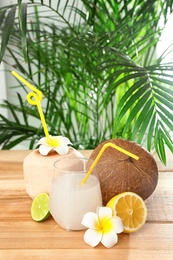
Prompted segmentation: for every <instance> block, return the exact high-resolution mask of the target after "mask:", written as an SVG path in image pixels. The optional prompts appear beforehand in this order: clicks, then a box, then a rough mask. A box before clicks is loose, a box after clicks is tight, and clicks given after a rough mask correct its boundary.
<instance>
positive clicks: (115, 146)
mask: <svg viewBox="0 0 173 260" xmlns="http://www.w3.org/2000/svg"><path fill="white" fill-rule="evenodd" d="M108 147H112V148H114V149H116V150H118V151H120V152H122V153H124V154H126V155H128V156H130V157H132V158H133V159H135V160H139V157H138V156H137V155H135V154H133V153H130V152H128V151H127V150H125V149H123V148H121V147H119V146H118V145H115V144H113V143H111V142H108V143H106V144H104V145H103V146H102V148H101V150H100V152H99V153H98V155H97V156H96V158H95V160H94V162H93V163H92V165H91V166H90V168H89V170H88V172H87V173H86V175H85V177H84V178H83V180H82V184H85V182H86V181H87V179H88V177H89V176H90V174H91V173H92V171H93V169H94V167H95V166H96V164H97V163H98V161H99V159H100V157H101V156H102V154H103V153H104V151H105V150H106V148H108Z"/></svg>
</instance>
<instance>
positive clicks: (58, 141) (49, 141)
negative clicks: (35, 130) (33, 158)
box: [37, 135, 72, 155]
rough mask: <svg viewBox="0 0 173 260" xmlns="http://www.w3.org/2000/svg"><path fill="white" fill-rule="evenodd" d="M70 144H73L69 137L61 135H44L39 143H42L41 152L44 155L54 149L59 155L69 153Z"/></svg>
mask: <svg viewBox="0 0 173 260" xmlns="http://www.w3.org/2000/svg"><path fill="white" fill-rule="evenodd" d="M68 144H72V143H71V142H70V140H69V139H68V138H67V137H63V136H61V135H59V136H51V135H50V136H49V137H48V138H47V137H42V138H41V139H40V140H39V142H38V143H37V145H40V147H39V152H40V153H41V154H42V155H47V154H48V153H49V152H50V151H52V150H54V151H56V152H57V153H58V154H59V155H65V154H67V153H68Z"/></svg>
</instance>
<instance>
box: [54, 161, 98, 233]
mask: <svg viewBox="0 0 173 260" xmlns="http://www.w3.org/2000/svg"><path fill="white" fill-rule="evenodd" d="M91 163H92V161H89V160H88V159H86V158H68V159H66V158H64V159H60V160H58V161H56V162H55V164H54V170H55V173H54V178H53V180H52V186H51V189H50V194H49V197H50V212H51V215H52V216H53V218H54V219H55V221H56V222H57V223H58V224H59V225H60V226H61V227H62V228H64V229H66V230H82V229H85V227H84V226H83V225H82V224H81V221H82V218H83V216H84V214H85V213H87V212H90V211H92V212H96V208H97V207H98V206H102V196H101V190H100V183H99V180H98V178H97V175H96V172H97V167H95V168H94V170H93V171H92V174H91V175H90V176H89V178H88V180H87V181H86V183H85V184H82V183H81V182H82V180H83V178H84V176H85V174H86V173H87V170H88V168H89V166H90V165H91Z"/></svg>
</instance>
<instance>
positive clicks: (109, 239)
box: [82, 207, 124, 248]
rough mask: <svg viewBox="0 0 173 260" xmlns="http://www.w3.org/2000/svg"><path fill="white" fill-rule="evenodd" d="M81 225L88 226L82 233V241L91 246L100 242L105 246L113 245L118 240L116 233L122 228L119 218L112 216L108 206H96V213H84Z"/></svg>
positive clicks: (121, 230)
mask: <svg viewBox="0 0 173 260" xmlns="http://www.w3.org/2000/svg"><path fill="white" fill-rule="evenodd" d="M82 225H84V226H85V227H87V228H89V229H87V231H86V232H85V234H84V241H85V243H87V244H88V245H90V246H92V247H95V246H97V245H98V244H99V243H100V242H101V243H102V244H103V245H104V246H105V247H107V248H111V247H113V246H114V245H115V244H116V243H117V242H118V236H117V234H118V233H121V232H123V230H124V226H123V223H122V220H121V218H119V217H117V216H114V217H112V209H111V208H109V207H98V208H97V211H96V213H94V212H88V213H86V214H85V215H84V217H83V219H82Z"/></svg>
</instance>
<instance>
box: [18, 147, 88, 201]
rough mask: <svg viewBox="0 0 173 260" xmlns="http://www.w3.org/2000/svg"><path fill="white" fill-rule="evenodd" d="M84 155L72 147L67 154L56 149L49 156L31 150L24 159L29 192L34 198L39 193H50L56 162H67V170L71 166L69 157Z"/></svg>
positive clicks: (25, 178) (26, 183) (25, 179)
mask: <svg viewBox="0 0 173 260" xmlns="http://www.w3.org/2000/svg"><path fill="white" fill-rule="evenodd" d="M78 157H83V155H82V154H81V153H80V152H79V151H77V150H75V149H74V148H72V147H69V152H68V154H66V155H59V154H57V153H56V152H55V151H53V152H50V153H49V154H48V155H47V156H45V155H42V154H40V153H39V150H38V149H36V150H33V151H31V152H30V153H29V154H28V155H27V156H26V157H25V159H24V161H23V173H24V181H25V187H26V192H27V194H28V195H29V196H30V197H31V198H32V199H34V198H35V197H36V196H37V195H38V194H40V193H42V192H45V193H47V194H49V192H50V189H51V185H52V179H53V175H54V163H55V162H56V161H57V160H61V163H62V164H64V162H65V163H66V170H67V169H68V168H69V169H70V167H71V165H70V163H69V162H70V161H69V158H78ZM63 158H64V159H65V160H62V159H63Z"/></svg>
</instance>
